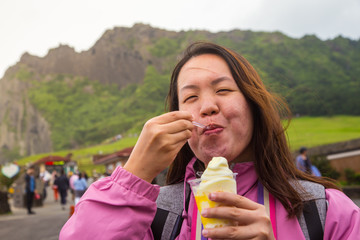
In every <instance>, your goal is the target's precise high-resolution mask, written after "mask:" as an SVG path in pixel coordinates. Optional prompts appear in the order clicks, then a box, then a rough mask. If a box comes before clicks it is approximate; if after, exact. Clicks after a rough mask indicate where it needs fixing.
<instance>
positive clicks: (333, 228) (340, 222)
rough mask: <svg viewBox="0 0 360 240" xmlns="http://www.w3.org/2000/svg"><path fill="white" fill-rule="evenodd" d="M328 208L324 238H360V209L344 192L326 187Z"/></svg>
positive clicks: (349, 239)
mask: <svg viewBox="0 0 360 240" xmlns="http://www.w3.org/2000/svg"><path fill="white" fill-rule="evenodd" d="M326 199H327V200H328V203H329V205H328V210H327V214H326V220H325V229H324V239H348V240H351V239H359V236H360V209H359V207H357V206H356V205H355V204H354V202H353V201H352V200H351V199H350V198H348V197H347V196H346V195H345V194H344V193H342V192H340V191H338V190H335V189H326Z"/></svg>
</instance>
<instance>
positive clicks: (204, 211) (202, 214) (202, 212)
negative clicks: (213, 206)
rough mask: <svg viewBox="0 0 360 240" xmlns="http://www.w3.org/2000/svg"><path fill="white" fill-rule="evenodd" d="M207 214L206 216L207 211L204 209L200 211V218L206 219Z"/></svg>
mask: <svg viewBox="0 0 360 240" xmlns="http://www.w3.org/2000/svg"><path fill="white" fill-rule="evenodd" d="M207 214H208V210H207V208H204V209H203V210H202V211H201V216H203V217H206V216H207Z"/></svg>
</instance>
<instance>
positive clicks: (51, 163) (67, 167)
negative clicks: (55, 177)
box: [32, 153, 77, 173]
mask: <svg viewBox="0 0 360 240" xmlns="http://www.w3.org/2000/svg"><path fill="white" fill-rule="evenodd" d="M71 157H72V153H69V154H67V155H66V156H65V157H62V156H52V155H49V156H46V157H43V158H40V159H39V160H37V161H36V162H34V163H33V164H32V165H33V166H36V167H39V168H40V171H42V170H43V169H46V171H48V172H50V173H51V172H53V171H54V170H56V171H57V172H60V171H61V169H64V171H65V173H68V172H70V171H71V172H75V171H77V164H76V162H74V161H72V160H71Z"/></svg>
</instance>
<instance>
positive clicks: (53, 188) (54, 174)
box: [50, 170, 59, 202]
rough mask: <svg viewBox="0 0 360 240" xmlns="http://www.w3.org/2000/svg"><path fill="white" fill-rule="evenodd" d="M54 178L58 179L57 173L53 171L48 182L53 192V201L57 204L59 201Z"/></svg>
mask: <svg viewBox="0 0 360 240" xmlns="http://www.w3.org/2000/svg"><path fill="white" fill-rule="evenodd" d="M56 178H58V175H57V172H56V170H54V171H53V172H52V173H51V180H50V186H51V188H52V190H53V192H54V201H55V202H57V201H58V200H59V191H58V187H57V186H56V185H55V184H54V183H55V180H56Z"/></svg>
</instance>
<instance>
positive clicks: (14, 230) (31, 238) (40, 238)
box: [0, 188, 71, 240]
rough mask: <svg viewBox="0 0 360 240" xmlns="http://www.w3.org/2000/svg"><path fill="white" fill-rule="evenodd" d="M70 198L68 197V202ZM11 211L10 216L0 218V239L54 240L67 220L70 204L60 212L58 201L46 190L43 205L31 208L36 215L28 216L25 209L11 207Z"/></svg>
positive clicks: (50, 191)
mask: <svg viewBox="0 0 360 240" xmlns="http://www.w3.org/2000/svg"><path fill="white" fill-rule="evenodd" d="M69 194H70V192H69ZM70 198H71V197H70V196H68V200H69V199H70ZM70 202H71V201H70ZM10 203H11V200H10ZM11 210H12V213H11V214H8V215H1V216H0V239H6V240H19V239H28V240H55V239H59V232H60V230H61V228H62V226H63V225H64V224H65V222H66V221H67V219H68V218H69V213H70V204H69V201H68V204H67V206H66V208H65V210H62V208H61V205H60V203H59V201H57V202H55V201H54V196H53V193H52V190H51V189H50V188H48V197H47V198H46V199H45V201H44V205H43V206H42V207H34V208H33V211H34V212H35V213H36V214H34V215H28V214H27V210H26V208H15V207H13V206H11Z"/></svg>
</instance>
